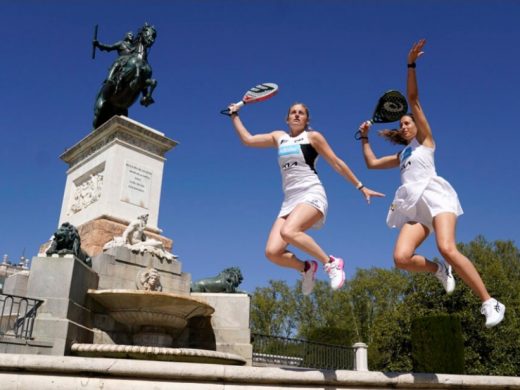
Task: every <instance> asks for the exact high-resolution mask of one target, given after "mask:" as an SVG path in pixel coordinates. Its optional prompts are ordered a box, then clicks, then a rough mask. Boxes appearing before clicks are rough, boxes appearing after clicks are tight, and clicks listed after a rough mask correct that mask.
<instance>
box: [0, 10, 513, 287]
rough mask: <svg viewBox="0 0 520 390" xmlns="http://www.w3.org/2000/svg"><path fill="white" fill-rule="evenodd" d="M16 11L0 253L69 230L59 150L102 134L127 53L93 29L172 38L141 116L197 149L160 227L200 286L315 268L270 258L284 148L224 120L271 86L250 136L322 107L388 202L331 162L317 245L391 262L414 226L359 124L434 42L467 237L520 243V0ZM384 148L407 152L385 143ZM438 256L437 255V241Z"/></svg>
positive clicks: (30, 248)
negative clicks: (275, 87) (116, 68)
mask: <svg viewBox="0 0 520 390" xmlns="http://www.w3.org/2000/svg"><path fill="white" fill-rule="evenodd" d="M0 9H1V12H0V20H1V24H0V25H1V29H2V37H3V42H2V51H3V52H2V61H0V69H1V85H2V89H1V90H2V93H1V94H0V107H1V110H2V115H1V116H0V129H1V130H0V131H1V134H2V142H1V153H0V166H1V167H2V173H3V175H2V176H3V177H2V180H1V185H0V188H1V192H0V196H1V205H2V206H1V210H2V221H3V223H2V226H1V227H0V229H1V231H0V251H1V252H2V254H3V253H7V254H9V255H10V257H11V259H13V260H14V261H17V258H18V257H19V256H20V255H21V254H22V252H23V251H24V250H25V255H26V256H28V257H32V256H34V255H36V253H37V252H38V247H39V246H40V245H41V244H42V243H43V242H45V241H46V240H47V239H48V237H49V236H50V235H51V234H52V233H53V232H54V230H55V229H56V227H57V224H58V219H59V213H60V209H61V203H62V198H63V191H64V186H65V179H66V169H67V166H66V164H65V163H64V162H62V161H61V160H60V159H59V156H60V155H61V154H62V153H63V151H64V150H65V149H66V148H68V147H70V146H72V145H74V144H75V143H76V142H78V141H79V140H80V139H82V138H83V137H85V136H86V135H87V134H88V133H89V132H90V131H91V122H92V115H93V113H92V107H93V104H94V98H95V95H96V93H97V91H98V89H99V86H100V84H101V82H102V81H103V79H104V77H105V75H106V72H107V69H108V67H109V66H110V64H111V63H112V61H113V60H114V59H115V56H116V55H115V53H106V52H98V53H97V56H96V59H95V60H92V59H91V57H90V56H91V39H92V35H93V30H94V26H95V25H96V24H98V25H99V35H98V36H99V39H100V41H102V42H114V41H116V40H119V39H121V38H122V37H123V35H124V33H125V32H126V31H129V30H132V31H134V32H136V31H137V29H138V28H139V27H140V26H141V25H142V24H143V23H144V22H149V23H151V24H153V25H154V26H155V27H156V28H157V31H158V36H157V40H156V43H155V45H154V47H153V48H152V50H151V52H150V56H149V61H150V64H151V65H152V67H153V72H154V78H156V79H157V80H158V87H157V88H156V90H155V92H154V98H155V101H156V103H155V104H154V105H152V106H150V107H148V108H144V107H141V106H139V105H134V106H133V107H132V108H131V109H130V114H129V116H130V117H131V118H132V119H135V120H137V121H139V122H142V123H144V124H146V125H147V126H150V127H153V128H155V129H157V130H159V131H162V132H164V133H165V135H166V136H168V137H169V138H172V139H174V140H176V141H178V142H179V143H180V145H179V146H178V147H176V148H175V149H173V150H172V151H171V152H169V153H168V154H167V161H166V164H165V169H164V176H163V186H162V194H161V206H160V214H159V227H160V228H161V229H163V231H164V235H165V236H167V237H171V238H172V239H173V240H174V250H173V252H174V253H176V254H178V255H179V256H180V257H181V259H182V262H183V270H184V271H185V272H189V273H191V274H192V277H193V279H194V280H196V279H199V278H202V277H206V276H211V275H214V274H216V273H218V272H219V271H221V270H222V269H223V268H226V267H229V266H239V267H240V268H241V269H242V272H243V274H244V278H245V280H244V282H243V284H242V286H241V287H242V288H243V289H245V290H248V291H252V290H254V288H256V287H259V286H264V285H266V284H267V282H268V280H269V279H284V280H287V282H288V283H289V284H293V283H294V282H295V281H296V280H297V278H298V277H299V275H298V274H297V273H296V272H294V271H292V270H286V269H282V268H279V267H277V266H275V265H274V264H271V263H269V262H268V261H267V260H266V259H265V258H264V255H263V252H264V245H265V240H266V238H267V234H268V232H269V230H270V227H271V224H272V222H273V221H274V218H275V217H276V215H277V213H278V210H279V207H280V204H281V201H282V192H281V180H280V176H279V171H278V167H277V162H276V157H277V156H276V151H275V150H274V149H249V148H246V147H244V146H242V145H241V144H240V142H239V141H238V139H237V137H236V135H235V133H234V130H233V129H232V127H231V124H230V122H229V120H228V119H227V118H226V117H224V116H221V115H220V114H219V110H220V109H222V108H225V107H226V105H227V104H228V103H230V102H232V101H236V100H237V99H239V98H240V97H241V95H242V93H243V92H244V90H245V89H247V88H249V87H250V86H252V85H255V84H257V83H261V82H275V83H277V84H279V86H280V92H279V94H278V95H277V96H276V97H275V98H273V99H272V100H269V101H267V102H264V103H259V104H256V105H251V106H247V107H245V108H244V109H243V110H242V115H241V116H242V118H243V121H244V123H245V124H246V126H247V127H248V128H249V130H250V131H251V132H253V133H258V132H267V131H272V130H274V129H280V128H281V129H285V122H284V119H285V114H286V110H287V109H288V107H289V106H290V104H291V103H293V102H295V101H302V102H305V103H306V104H307V105H308V106H309V107H310V110H311V117H312V119H311V120H312V126H313V127H314V128H315V129H317V130H319V131H321V132H322V133H323V134H324V135H325V137H326V138H327V140H328V141H329V143H330V144H331V146H332V147H333V149H334V150H335V152H336V153H337V154H338V155H339V156H340V157H342V158H343V159H344V160H345V161H346V162H347V164H348V165H349V166H350V167H351V168H352V169H353V170H354V172H355V173H356V175H357V176H358V177H359V178H360V179H361V180H362V181H363V182H364V183H365V184H366V185H367V186H369V187H371V188H373V189H376V190H378V191H381V192H384V193H386V194H387V197H386V198H385V199H375V200H374V201H373V203H372V204H371V205H370V206H367V205H366V204H365V203H364V201H363V198H362V197H361V195H360V194H359V193H358V192H357V191H356V190H355V188H353V186H352V185H351V184H350V183H348V182H346V181H345V180H344V179H343V178H342V177H341V176H339V175H338V174H337V173H335V171H333V170H332V168H330V167H329V166H328V165H327V163H326V162H325V161H324V160H323V159H321V160H320V161H319V163H318V172H319V174H320V177H321V179H322V181H323V183H324V185H325V188H326V190H327V194H328V197H329V215H328V219H327V223H326V225H325V227H324V228H323V229H322V230H320V231H311V234H312V235H313V237H315V239H316V240H317V241H318V242H319V243H320V244H321V245H322V246H323V248H324V249H325V251H326V252H329V253H331V254H334V255H336V256H340V257H343V258H344V259H345V262H346V271H347V278H351V277H352V275H353V273H354V272H355V270H356V269H357V268H365V267H373V266H377V267H392V265H393V264H392V256H391V254H392V249H393V244H394V240H395V238H396V235H397V231H395V230H391V229H389V228H387V227H386V225H385V218H386V213H387V209H388V206H389V204H390V201H391V199H392V197H393V193H394V191H395V189H396V187H397V186H398V184H399V172H398V171H397V170H391V171H368V170H367V169H366V168H365V166H364V162H363V159H362V155H361V150H360V145H359V143H358V142H356V141H355V140H354V138H353V134H354V132H355V130H356V129H357V127H358V125H359V123H360V122H361V121H363V120H365V119H368V118H369V117H370V115H371V113H372V110H373V106H374V104H375V102H376V101H377V98H378V96H379V95H380V94H381V93H382V92H384V91H386V90H388V89H400V90H404V88H405V75H406V67H405V64H406V55H407V53H408V49H409V47H410V46H411V44H412V42H414V41H416V40H418V39H419V38H426V39H427V41H428V43H427V46H426V50H425V52H426V53H425V55H424V57H423V58H422V59H421V60H420V61H419V63H418V79H419V88H420V94H421V101H422V103H423V107H424V109H425V112H426V114H427V115H428V118H429V120H430V124H431V126H432V129H433V132H434V136H435V138H436V141H437V152H436V162H437V171H438V173H439V174H440V175H441V176H443V177H445V178H446V179H447V180H449V181H450V182H451V183H452V185H453V186H454V187H455V189H456V190H457V192H458V194H459V197H460V199H461V203H462V206H463V208H464V211H465V214H464V215H463V216H462V217H461V218H460V220H459V226H458V234H457V239H458V241H461V242H468V241H470V240H472V239H473V238H475V237H476V236H477V235H479V234H482V235H484V236H485V237H486V238H487V239H488V240H514V241H515V242H516V243H517V245H518V240H519V237H520V227H519V224H518V217H519V215H520V206H519V203H518V201H517V198H518V193H519V192H520V184H519V180H518V178H519V175H518V166H519V164H518V157H517V150H516V149H517V145H518V141H519V135H518V134H519V133H518V124H517V121H516V119H517V113H518V109H519V107H520V97H519V96H520V95H519V93H518V88H519V86H520V76H519V74H520V73H519V72H518V69H519V65H520V63H519V60H520V53H519V50H518V47H519V46H518V42H519V40H520V27H519V25H518V20H519V19H520V2H518V1H514V0H510V1H503V0H497V1H491V0H489V1H481V0H467V1H459V0H450V1H447V0H446V1H438V0H436V1H413V0H410V1H372V0H363V1H361V0H360V1H354V0H350V1H349V0H345V1H332V0H319V1H318V0H317V1H310V0H309V1H295V0H278V1H273V0H247V1H246V0H225V1H223V0H196V1H185V0H176V1H169V2H167V1H146V2H143V1H133V0H131V1H113V0H108V1H107V0H105V1H79V0H78V1H74V2H70V1H52V0H49V1H45V2H43V1H6V0H2V1H0ZM381 127H382V125H376V127H375V129H378V128H381ZM372 146H373V149H374V150H375V152H376V153H377V154H383V153H395V152H397V151H398V148H396V147H394V146H392V145H390V144H387V143H385V142H384V141H383V140H382V139H379V138H377V137H372ZM297 253H298V254H301V253H300V252H299V251H297ZM422 253H424V254H425V255H427V256H430V257H432V256H437V251H436V249H435V245H434V240H433V237H431V238H430V239H429V240H428V242H427V243H425V244H424V245H423V248H422ZM319 277H320V278H324V277H325V276H324V274H323V272H321V271H320V274H319Z"/></svg>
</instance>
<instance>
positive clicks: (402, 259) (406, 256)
mask: <svg viewBox="0 0 520 390" xmlns="http://www.w3.org/2000/svg"><path fill="white" fill-rule="evenodd" d="M412 257H413V253H410V252H408V251H401V250H396V251H394V264H395V266H396V267H397V268H399V269H407V268H408V266H409V265H410V264H411V262H412Z"/></svg>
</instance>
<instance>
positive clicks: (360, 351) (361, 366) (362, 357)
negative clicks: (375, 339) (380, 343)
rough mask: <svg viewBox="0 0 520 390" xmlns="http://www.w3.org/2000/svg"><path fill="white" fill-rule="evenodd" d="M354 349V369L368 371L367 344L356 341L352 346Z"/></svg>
mask: <svg viewBox="0 0 520 390" xmlns="http://www.w3.org/2000/svg"><path fill="white" fill-rule="evenodd" d="M352 348H354V349H355V351H356V352H355V360H354V370H355V371H368V354H367V350H368V345H366V344H365V343H356V344H354V345H353V346H352Z"/></svg>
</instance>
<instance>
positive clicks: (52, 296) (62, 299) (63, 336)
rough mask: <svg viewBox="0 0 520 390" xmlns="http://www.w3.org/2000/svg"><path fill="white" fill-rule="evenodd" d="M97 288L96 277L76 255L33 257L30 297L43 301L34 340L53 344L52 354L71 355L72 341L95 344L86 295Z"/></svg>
mask: <svg viewBox="0 0 520 390" xmlns="http://www.w3.org/2000/svg"><path fill="white" fill-rule="evenodd" d="M97 285H98V276H97V274H96V273H95V272H94V271H92V269H90V268H89V267H87V266H86V265H85V264H84V263H83V262H81V261H80V260H78V259H77V258H75V257H73V256H70V255H69V256H68V257H34V258H33V260H32V267H31V273H30V275H29V281H28V283H27V295H28V296H30V297H37V298H39V299H42V300H44V303H43V305H42V306H40V308H39V309H38V314H37V316H36V320H35V323H34V331H33V337H34V338H35V339H37V340H40V341H49V342H52V343H53V347H52V351H51V352H50V353H51V354H52V355H62V356H63V355H67V354H69V352H70V346H71V345H72V343H73V342H84V343H91V342H92V340H93V332H92V329H91V328H92V314H91V310H90V308H89V307H88V303H87V294H86V293H87V290H88V289H95V288H97Z"/></svg>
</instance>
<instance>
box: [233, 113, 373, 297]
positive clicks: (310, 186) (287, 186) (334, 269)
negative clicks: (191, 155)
mask: <svg viewBox="0 0 520 390" xmlns="http://www.w3.org/2000/svg"><path fill="white" fill-rule="evenodd" d="M229 110H230V112H231V121H232V123H233V126H234V128H235V130H236V132H237V134H238V137H239V138H240V140H241V141H242V143H243V144H244V145H246V146H251V147H258V148H267V147H272V148H277V149H278V162H279V165H280V172H281V175H282V187H283V192H284V201H283V204H282V207H281V209H280V212H279V214H278V217H277V218H276V220H275V222H274V224H273V226H272V228H271V232H270V233H269V238H268V239H267V244H266V249H265V255H266V257H267V258H268V259H269V260H271V261H272V262H273V263H275V264H278V265H280V266H282V267H288V268H293V269H295V270H297V271H299V272H301V273H302V277H303V280H302V292H303V293H304V294H305V295H308V294H310V293H311V292H312V289H313V287H314V280H315V274H316V271H317V268H318V263H317V262H316V261H315V260H309V261H302V260H300V259H298V258H297V257H296V256H295V255H294V253H292V252H290V251H288V250H287V247H288V245H289V244H291V245H294V246H295V247H297V248H298V249H300V250H302V251H304V252H306V253H308V254H309V255H311V256H312V257H313V258H315V259H317V260H318V261H320V262H321V263H322V264H323V268H324V270H325V272H326V273H327V274H328V276H329V278H330V284H331V287H332V289H334V290H336V289H339V288H341V286H342V285H343V283H344V281H345V272H344V271H343V260H342V259H340V258H337V257H334V256H331V255H327V253H325V251H324V250H323V249H322V248H321V247H320V246H319V245H318V244H317V243H316V241H314V239H313V238H312V237H311V236H309V235H308V234H307V233H305V231H306V230H308V229H309V228H311V227H315V228H319V227H321V225H323V222H324V220H325V217H326V215H327V196H326V194H325V190H324V188H323V186H322V184H321V181H320V179H319V178H318V174H317V172H316V168H315V162H316V160H317V158H318V156H320V155H321V156H323V157H324V158H325V160H326V161H327V162H328V163H329V164H330V165H331V166H332V167H333V168H334V169H335V170H336V171H337V172H338V173H339V174H340V175H342V176H344V177H345V179H347V180H348V181H349V182H351V183H352V184H353V185H354V186H356V187H357V189H359V190H360V192H361V193H362V195H363V196H364V198H365V199H366V200H367V201H368V202H370V198H371V197H372V196H383V194H380V193H378V192H375V191H372V190H370V189H368V188H366V187H365V186H363V184H362V183H361V182H360V181H359V180H358V179H357V177H356V176H355V175H354V173H353V172H352V171H351V170H350V168H349V167H348V166H347V164H345V162H344V161H343V160H341V159H340V158H339V157H337V156H336V154H335V153H334V152H333V151H332V149H331V147H330V146H329V144H328V143H327V141H326V139H325V137H324V136H323V135H322V134H320V133H319V132H317V131H309V128H308V125H309V119H310V118H309V110H308V108H307V107H306V106H305V105H304V104H301V103H296V104H293V105H292V106H291V107H290V109H289V112H288V114H287V118H286V122H287V125H288V126H289V132H288V133H287V132H285V131H283V130H275V131H273V132H270V133H266V134H255V135H252V134H251V133H250V132H249V131H248V130H247V129H246V128H245V126H244V125H243V123H242V121H241V120H240V117H239V116H238V110H239V107H237V106H235V105H230V106H229Z"/></svg>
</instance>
